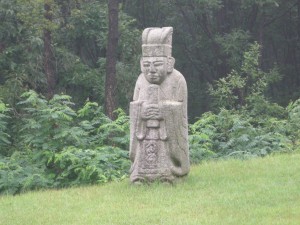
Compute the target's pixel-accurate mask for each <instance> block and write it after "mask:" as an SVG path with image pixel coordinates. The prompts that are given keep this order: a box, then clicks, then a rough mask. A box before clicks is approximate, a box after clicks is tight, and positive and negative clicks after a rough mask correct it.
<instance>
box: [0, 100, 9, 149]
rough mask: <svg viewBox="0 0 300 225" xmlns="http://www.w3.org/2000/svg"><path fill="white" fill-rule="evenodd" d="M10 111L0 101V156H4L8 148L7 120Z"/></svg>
mask: <svg viewBox="0 0 300 225" xmlns="http://www.w3.org/2000/svg"><path fill="white" fill-rule="evenodd" d="M9 111H10V109H9V108H8V107H7V105H5V104H4V103H3V102H2V101H1V100H0V155H1V154H5V150H6V149H7V147H8V146H9V144H10V143H11V142H10V135H9V133H8V120H9V119H10V116H9Z"/></svg>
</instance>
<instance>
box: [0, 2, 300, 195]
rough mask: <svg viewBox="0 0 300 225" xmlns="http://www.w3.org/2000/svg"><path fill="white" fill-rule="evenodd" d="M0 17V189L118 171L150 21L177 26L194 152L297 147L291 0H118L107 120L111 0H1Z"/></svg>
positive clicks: (298, 49) (297, 12) (296, 29)
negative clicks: (112, 108)
mask: <svg viewBox="0 0 300 225" xmlns="http://www.w3.org/2000/svg"><path fill="white" fill-rule="evenodd" d="M0 20H1V23H0V193H12V194H15V193H19V192H23V191H26V190H31V189H37V188H46V187H47V188H48V187H50V188H60V187H67V186H70V185H82V184H93V183H103V182H107V181H110V180H117V179H122V178H124V177H126V175H127V173H128V168H129V165H130V163H129V160H128V149H129V124H128V123H129V121H128V117H127V112H128V103H129V101H130V100H131V98H132V93H133V87H134V83H135V80H136V78H137V76H138V73H139V60H140V54H141V48H140V45H141V43H140V35H141V32H142V30H143V29H144V28H145V27H150V26H159V27H161V26H173V27H174V35H173V37H174V38H173V39H174V40H173V55H174V57H175V58H176V68H177V69H178V70H180V71H181V72H182V73H183V74H184V76H185V78H186V80H187V84H188V88H189V122H190V127H189V133H190V136H189V138H190V156H191V161H192V162H193V163H199V162H200V161H201V160H204V159H211V158H213V159H215V158H228V157H236V158H241V159H245V158H250V157H258V156H265V155H267V154H271V153H273V152H290V151H295V150H297V149H299V148H300V147H299V138H300V132H299V126H300V125H299V124H300V91H299V90H300V89H299V85H300V78H299V66H300V60H299V57H300V1H299V0H298V1H297V0H257V1H252V0H243V1H236V0H229V1H224V0H192V1H177V0H168V1H160V0H153V1H144V0H136V1H135V0H133V1H125V0H124V1H122V3H121V2H120V4H119V23H118V24H119V41H118V48H117V51H118V53H117V64H116V73H117V74H116V78H117V83H116V84H115V89H116V91H117V93H116V96H115V97H116V99H117V102H118V106H119V109H117V110H116V112H115V115H116V119H115V120H111V119H109V118H108V117H107V116H106V115H105V113H104V112H105V110H104V102H105V99H104V98H105V96H104V95H105V91H104V90H105V68H106V55H107V54H106V52H107V42H108V10H107V1H103V0H97V1H96V0H85V1H83V0H66V1H61V0H47V1H46V0H26V1H25V0H0ZM44 96H45V97H44ZM122 109H123V110H122Z"/></svg>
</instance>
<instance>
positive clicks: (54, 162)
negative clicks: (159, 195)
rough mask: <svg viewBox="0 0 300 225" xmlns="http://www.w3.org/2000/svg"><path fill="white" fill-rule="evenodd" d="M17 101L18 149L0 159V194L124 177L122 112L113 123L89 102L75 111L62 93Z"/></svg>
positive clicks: (126, 123)
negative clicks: (47, 97)
mask: <svg viewBox="0 0 300 225" xmlns="http://www.w3.org/2000/svg"><path fill="white" fill-rule="evenodd" d="M22 98H23V100H22V101H21V102H20V103H19V104H18V106H19V109H18V110H19V112H18V115H19V117H18V118H20V120H21V121H20V124H21V125H20V127H21V128H22V129H20V130H19V131H18V133H17V134H16V135H17V136H20V138H16V139H18V145H17V146H18V148H19V151H18V152H15V153H14V154H13V155H12V156H11V157H5V158H3V159H1V162H0V163H1V164H0V193H1V192H2V193H12V194H15V193H19V192H23V191H26V190H32V189H38V188H44V187H48V188H52V187H68V186H71V185H81V184H93V183H103V182H108V181H111V180H118V179H122V178H124V177H125V176H126V175H127V173H128V170H129V164H130V163H129V159H128V149H129V118H128V116H127V115H126V114H125V112H124V111H123V110H121V109H118V110H116V112H115V113H116V114H117V119H116V120H115V121H112V120H110V119H109V118H108V117H106V116H105V115H104V113H103V110H102V108H101V107H99V106H98V104H97V103H94V102H86V104H85V105H84V106H83V107H82V108H80V109H78V111H75V110H74V109H73V108H72V107H73V106H74V103H72V102H71V97H70V96H67V95H55V96H54V97H53V98H52V99H51V100H46V99H45V98H44V97H43V96H39V95H38V94H37V93H36V92H34V91H29V92H25V93H24V94H23V95H22ZM0 106H1V107H2V109H3V110H2V111H1V113H2V112H5V113H6V112H7V109H6V108H4V105H0ZM4 109H5V110H4ZM1 115H2V114H1ZM7 118H8V117H7V116H6V115H4V114H3V116H2V117H0V126H1V130H0V131H5V129H6V126H7V123H6V122H5V120H6V119H7ZM2 127H3V129H2ZM4 128H5V129H4ZM15 130H17V129H15ZM0 135H2V136H1V138H2V137H3V138H6V137H8V134H7V133H5V132H3V133H0ZM5 140H6V139H5ZM7 140H8V139H7Z"/></svg>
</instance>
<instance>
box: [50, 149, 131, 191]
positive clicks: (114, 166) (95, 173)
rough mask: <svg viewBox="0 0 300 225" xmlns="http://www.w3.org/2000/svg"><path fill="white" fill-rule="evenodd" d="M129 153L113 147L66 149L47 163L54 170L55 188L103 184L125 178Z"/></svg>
mask: <svg viewBox="0 0 300 225" xmlns="http://www.w3.org/2000/svg"><path fill="white" fill-rule="evenodd" d="M127 153H128V152H127V151H124V150H121V149H119V148H116V147H111V146H105V147H98V148H96V149H78V148H75V147H68V148H66V149H64V150H63V151H62V152H60V153H57V154H55V155H54V157H53V158H52V159H51V160H50V161H49V162H48V166H51V167H52V170H53V171H55V173H56V176H55V183H54V185H55V186H56V187H64V186H70V185H82V184H94V183H106V182H108V181H112V180H119V179H122V178H124V177H126V175H127V173H128V170H129V164H130V162H129V160H128V154H127Z"/></svg>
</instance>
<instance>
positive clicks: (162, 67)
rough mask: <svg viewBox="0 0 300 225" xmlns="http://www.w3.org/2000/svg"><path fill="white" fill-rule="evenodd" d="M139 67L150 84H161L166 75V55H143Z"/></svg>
mask: <svg viewBox="0 0 300 225" xmlns="http://www.w3.org/2000/svg"><path fill="white" fill-rule="evenodd" d="M141 68H142V72H143V73H144V76H145V78H146V80H147V81H148V82H149V83H151V84H161V83H162V82H163V81H164V80H165V79H166V77H167V75H168V67H167V58H166V57H143V58H142V60H141Z"/></svg>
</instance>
